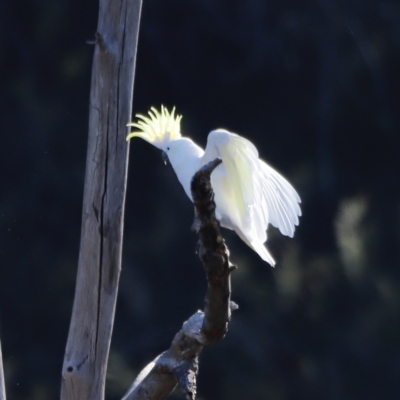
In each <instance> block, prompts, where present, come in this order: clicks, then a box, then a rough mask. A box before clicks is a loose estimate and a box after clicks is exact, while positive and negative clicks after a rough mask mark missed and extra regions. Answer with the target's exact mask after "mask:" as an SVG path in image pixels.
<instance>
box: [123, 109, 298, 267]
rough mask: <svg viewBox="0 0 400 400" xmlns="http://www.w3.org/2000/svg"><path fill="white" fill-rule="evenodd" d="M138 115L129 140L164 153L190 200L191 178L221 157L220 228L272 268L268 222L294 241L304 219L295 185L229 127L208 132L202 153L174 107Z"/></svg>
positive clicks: (217, 183)
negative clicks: (143, 142)
mask: <svg viewBox="0 0 400 400" xmlns="http://www.w3.org/2000/svg"><path fill="white" fill-rule="evenodd" d="M136 117H137V118H138V121H137V122H135V123H130V124H128V126H133V127H135V128H138V129H139V130H138V131H133V132H132V133H130V134H129V135H128V136H127V140H129V139H131V138H133V137H140V138H142V139H144V140H146V141H147V142H149V143H150V144H152V145H153V146H156V147H157V148H159V149H160V150H162V151H163V152H165V154H166V155H167V156H168V160H169V162H170V163H171V165H172V167H173V169H174V171H175V173H176V175H177V177H178V179H179V182H180V183H181V184H182V186H183V188H184V190H185V192H186V194H187V195H188V197H189V198H190V199H191V200H192V201H193V199H192V195H191V191H190V184H191V180H192V177H193V175H194V174H195V173H196V172H197V171H198V170H199V169H200V168H201V167H202V166H203V165H205V164H207V163H208V162H209V161H212V160H214V159H215V158H217V157H220V158H221V159H222V164H220V165H219V166H218V167H217V168H216V169H215V170H214V171H213V172H212V174H211V184H212V187H213V189H214V196H215V197H214V200H215V204H216V210H215V214H216V217H217V219H218V220H219V221H220V224H221V226H223V227H225V228H228V229H232V230H234V231H235V232H236V233H237V234H238V235H239V237H240V238H241V239H242V240H243V241H244V242H245V243H246V244H248V245H249V246H250V247H251V248H252V249H253V250H254V251H255V252H257V253H258V254H259V256H260V257H261V258H262V259H263V260H265V261H267V262H268V263H269V264H271V265H272V266H273V265H274V264H275V261H274V259H273V258H272V256H271V254H270V253H269V252H268V250H267V249H266V247H265V246H264V243H265V242H266V240H267V234H266V230H267V227H268V224H272V225H273V226H275V227H276V228H278V229H279V230H280V232H281V233H282V234H283V235H286V236H290V237H293V234H294V227H295V225H298V223H299V218H298V217H299V216H300V215H301V210H300V206H299V203H300V197H299V195H298V194H297V192H296V191H295V189H294V188H293V187H292V185H291V184H290V183H289V182H288V181H287V180H286V179H285V178H283V177H282V175H280V174H279V173H278V172H276V171H275V170H274V169H273V168H271V167H270V166H269V165H267V164H266V163H265V162H264V161H262V160H260V159H259V158H258V151H257V149H256V147H255V146H254V145H253V143H251V142H250V141H249V140H247V139H245V138H243V137H241V136H239V135H236V134H235V133H231V132H228V131H227V130H225V129H217V130H215V131H212V132H210V133H209V135H208V139H207V146H206V149H205V150H203V149H202V148H201V147H199V146H197V144H195V143H194V142H193V141H192V140H191V139H189V138H186V137H182V135H181V129H180V121H181V118H182V116H181V115H176V116H175V108H174V109H173V110H172V112H169V111H168V110H167V109H166V108H165V107H163V106H161V112H159V111H158V110H156V109H155V108H154V107H152V108H151V110H150V111H149V117H146V116H144V115H141V114H137V115H136Z"/></svg>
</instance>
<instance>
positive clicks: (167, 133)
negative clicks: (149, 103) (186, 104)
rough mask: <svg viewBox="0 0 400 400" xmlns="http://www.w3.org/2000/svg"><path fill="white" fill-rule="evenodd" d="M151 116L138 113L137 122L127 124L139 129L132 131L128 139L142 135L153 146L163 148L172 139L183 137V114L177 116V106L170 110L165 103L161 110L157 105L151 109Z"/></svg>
mask: <svg viewBox="0 0 400 400" xmlns="http://www.w3.org/2000/svg"><path fill="white" fill-rule="evenodd" d="M149 115H150V118H149V117H146V116H144V115H142V114H136V118H137V119H138V121H137V122H131V123H130V124H128V125H127V126H133V127H135V128H138V129H139V130H138V131H133V132H131V133H130V134H129V135H128V136H127V137H126V140H129V139H131V138H133V137H140V138H142V139H144V140H146V141H147V142H149V143H151V144H152V145H153V146H156V147H158V148H161V147H162V146H163V145H165V144H166V143H169V142H170V141H171V140H175V139H179V138H180V137H181V119H182V115H176V116H175V107H174V108H173V109H172V111H171V112H169V111H168V110H167V109H166V108H165V107H164V106H163V105H162V106H161V112H159V111H158V110H157V109H156V108H155V107H151V109H150V110H149Z"/></svg>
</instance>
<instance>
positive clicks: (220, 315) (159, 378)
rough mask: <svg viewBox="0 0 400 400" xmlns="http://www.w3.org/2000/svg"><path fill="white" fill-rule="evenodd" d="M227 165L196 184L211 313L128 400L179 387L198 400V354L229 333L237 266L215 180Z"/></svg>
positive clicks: (197, 320) (155, 397) (194, 321)
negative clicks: (220, 217)
mask: <svg viewBox="0 0 400 400" xmlns="http://www.w3.org/2000/svg"><path fill="white" fill-rule="evenodd" d="M220 163H221V160H219V159H218V160H215V161H212V162H210V163H209V164H207V165H206V166H204V167H203V168H202V169H201V170H200V171H199V172H197V173H196V175H195V176H194V177H193V180H192V196H193V201H194V205H195V208H196V217H195V222H194V224H193V226H195V227H196V228H195V229H196V231H198V232H199V257H200V259H201V260H202V262H203V266H204V269H205V272H206V277H207V281H208V289H207V294H206V299H205V310H204V313H203V312H202V311H197V313H195V314H194V315H192V316H191V317H190V318H189V320H188V321H186V322H185V323H184V324H183V326H182V329H181V330H180V331H179V332H178V333H177V334H176V335H175V337H174V339H173V341H172V344H171V347H170V348H169V349H168V350H167V351H166V352H164V353H162V354H161V355H160V356H159V357H157V358H156V359H155V360H154V361H152V362H151V363H150V364H149V365H147V366H146V367H145V368H144V369H143V371H142V372H141V373H140V374H139V376H138V377H137V378H136V380H135V381H134V382H133V384H132V385H131V387H130V388H129V390H128V392H127V393H126V395H125V396H124V398H123V400H163V399H166V398H167V397H168V396H169V394H170V393H171V392H172V391H173V390H174V388H175V387H176V385H179V387H180V389H181V392H182V393H183V395H184V398H185V399H187V400H193V399H195V397H196V378H197V371H198V354H199V353H200V351H201V350H202V348H203V346H206V345H211V344H215V343H217V342H218V341H220V340H221V339H222V338H223V337H224V336H225V334H226V332H227V329H228V322H229V320H230V316H231V310H232V309H236V308H237V306H236V304H234V303H232V302H231V301H230V295H231V289H230V274H231V272H232V270H233V269H235V268H236V267H234V266H232V265H231V264H230V262H229V251H228V249H227V247H226V246H225V243H224V239H223V238H222V236H221V233H220V230H219V223H218V221H217V220H216V218H215V213H214V212H215V203H214V193H213V191H212V187H211V183H210V175H211V172H212V171H213V170H214V168H215V167H216V166H217V165H219V164H220Z"/></svg>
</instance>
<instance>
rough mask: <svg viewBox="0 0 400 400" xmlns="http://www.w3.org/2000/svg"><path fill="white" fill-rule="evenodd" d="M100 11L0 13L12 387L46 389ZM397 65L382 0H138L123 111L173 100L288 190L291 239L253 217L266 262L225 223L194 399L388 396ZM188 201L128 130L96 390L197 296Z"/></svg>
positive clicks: (189, 118) (58, 333)
mask: <svg viewBox="0 0 400 400" xmlns="http://www.w3.org/2000/svg"><path fill="white" fill-rule="evenodd" d="M97 11H98V4H97V1H95V0H91V1H88V2H82V1H77V0H69V1H67V0H57V1H50V0H35V1H33V2H15V1H11V0H9V1H6V2H3V4H2V12H1V13H0V60H1V62H0V76H1V79H0V106H1V117H0V131H1V144H0V172H1V186H0V187H1V197H0V323H1V325H0V334H1V340H2V345H3V354H4V362H5V373H6V380H7V389H8V394H9V397H10V398H12V399H31V400H40V399H53V398H57V396H58V393H59V387H60V371H61V365H62V359H63V352H64V346H65V343H66V337H67V333H68V326H69V318H70V314H71V308H72V301H73V294H74V284H75V275H76V265H77V256H78V247H79V235H80V218H81V215H80V214H81V204H82V193H83V179H84V170H85V156H86V141H87V123H88V101H89V89H90V72H91V71H90V70H91V61H92V54H93V47H91V46H90V45H87V44H86V43H85V41H86V40H90V39H93V37H94V33H95V31H96V24H97ZM399 66H400V4H399V3H398V1H395V0H387V1H383V0H364V1H358V0H348V1H339V0H319V1H318V0H314V1H302V2H300V1H297V0H283V1H282V0H281V1H276V0H275V1H268V0H248V1H239V0H230V1H227V0H224V1H223V0H220V1H216V0H202V1H200V0H197V1H195V0H171V1H163V0H144V5H143V14H142V23H141V30H140V36H139V52H138V61H137V70H136V78H135V92H134V112H142V113H144V112H146V111H147V109H148V108H149V107H150V106H152V105H155V106H158V107H159V106H160V104H161V103H162V104H164V105H166V106H169V107H171V106H174V105H175V106H176V107H177V110H178V112H179V113H181V114H183V116H184V117H183V121H182V131H183V133H184V134H186V135H187V136H190V137H192V138H193V139H194V140H195V141H196V142H198V143H199V144H201V145H204V144H205V142H206V137H207V133H208V132H209V131H210V130H211V129H213V128H216V127H225V128H227V129H230V130H231V131H234V132H237V133H239V134H242V135H243V136H246V137H247V138H249V139H250V140H252V141H253V142H254V143H255V144H256V145H257V147H258V149H259V151H260V154H261V156H262V157H263V158H264V159H265V160H268V162H269V163H270V164H271V165H273V166H274V167H276V168H277V169H278V170H279V171H281V172H282V173H283V174H284V175H285V176H287V177H288V178H289V180H290V181H291V182H292V183H293V184H294V186H295V187H296V188H297V189H298V191H299V193H300V195H301V197H302V200H303V204H302V209H303V214H304V216H303V217H302V219H301V224H300V227H299V228H298V230H297V231H296V235H295V238H294V239H288V238H284V237H282V236H281V235H280V234H279V233H277V232H276V230H274V229H272V228H271V229H270V230H269V241H268V247H269V248H270V250H271V252H272V253H273V254H274V256H275V258H276V259H277V261H278V264H277V267H276V268H275V269H272V268H270V267H269V266H268V265H266V264H265V263H264V262H262V261H261V260H260V259H259V258H258V256H257V255H256V254H254V253H253V252H252V251H251V250H250V249H249V248H247V247H246V246H245V245H243V244H242V243H241V242H240V240H238V239H237V238H236V237H235V235H232V234H231V233H230V232H225V233H226V238H227V242H228V245H229V246H230V250H231V253H232V260H233V261H234V262H236V263H237V264H238V265H239V270H238V271H236V272H235V273H234V274H233V299H234V300H235V301H237V302H238V303H239V305H240V309H239V311H237V312H236V313H235V314H234V317H233V320H232V323H231V324H230V330H229V332H228V335H227V337H226V338H225V340H224V341H223V342H221V343H220V344H218V345H217V346H215V347H213V348H207V349H206V350H205V351H204V352H203V354H202V356H201V365H200V376H199V394H200V395H199V398H200V399H216V398H218V399H221V400H222V399H231V400H235V399H243V398H246V399H253V400H258V399H260V400H261V399H271V400H272V399H274V400H281V399H282V400H289V399H290V400H291V399H296V400H302V399H304V400H306V399H307V400H313V399H332V400H339V399H340V400H342V399H363V400H370V399H371V400H372V399H381V398H382V399H387V400H389V399H398V398H400V383H399V376H400V290H399V289H400V269H399V250H398V248H399V239H400V237H399V236H400V230H399V223H400V207H399V196H400V187H399V177H398V176H399V170H400V169H399V167H400V162H399V144H400V143H399V142H400V139H399V111H400V110H399V107H398V105H399V103H398V97H399V90H400V85H399V79H398V71H399ZM127 122H128V121H127ZM192 217H193V210H192V206H191V203H190V202H189V200H188V199H187V198H186V196H185V195H184V193H183V190H182V189H181V187H180V185H179V183H178V181H177V179H176V177H175V175H174V173H173V171H172V169H171V168H170V167H168V168H166V167H164V165H163V164H162V162H161V158H160V154H159V151H158V150H156V149H155V148H152V147H151V146H150V145H148V144H147V143H145V142H144V141H142V140H139V139H136V140H133V141H132V142H131V158H130V170H129V188H128V196H127V210H126V226H125V245H124V257H123V270H122V277H121V288H120V294H119V300H118V307H117V315H116V323H115V331H114V336H113V343H112V349H111V356H110V368H109V376H108V382H107V398H108V399H117V398H118V397H120V396H121V395H122V393H123V392H124V390H125V389H126V388H127V386H128V384H129V382H130V381H131V379H132V378H133V377H134V375H135V374H136V373H138V371H139V370H140V369H141V368H142V367H143V366H144V365H145V363H147V362H148V361H150V360H151V359H152V358H153V357H154V356H156V355H157V354H158V353H159V352H160V351H162V350H164V349H166V348H167V346H168V344H169V343H170V341H171V339H172V337H173V335H174V334H175V332H176V331H177V330H178V329H179V328H180V326H181V323H182V322H183V321H184V320H185V319H186V318H188V317H189V316H190V315H191V314H192V313H193V312H194V311H195V310H196V309H197V308H201V307H202V304H203V298H204V293H205V287H206V284H205V280H204V274H203V272H202V269H201V265H200V262H199V261H198V259H197V257H196V256H195V255H194V249H195V243H196V236H195V235H194V234H191V233H190V225H191V222H192ZM174 396H175V397H174V398H179V394H175V395H174Z"/></svg>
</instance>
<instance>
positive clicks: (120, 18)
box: [61, 0, 142, 400]
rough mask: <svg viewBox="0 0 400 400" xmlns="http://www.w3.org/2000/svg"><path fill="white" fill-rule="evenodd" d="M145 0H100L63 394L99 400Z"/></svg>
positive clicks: (115, 277)
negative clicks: (74, 285)
mask: <svg viewBox="0 0 400 400" xmlns="http://www.w3.org/2000/svg"><path fill="white" fill-rule="evenodd" d="M141 4H142V1H141V0H100V8H99V21H98V29H97V33H96V40H95V42H94V44H95V53H94V60H93V70H92V83H91V94H90V114H89V139H88V151H87V161H86V177H85V190H84V200H83V212H82V232H81V246H80V252H79V262H78V275H77V282H76V292H75V299H74V307H73V313H72V319H71V325H70V330H69V336H68V342H67V346H66V351H65V358H64V365H63V370H62V377H63V379H62V388H61V399H63V400H72V399H85V400H102V399H103V398H104V382H105V373H106V367H107V360H108V353H109V347H110V340H111V333H112V327H113V323H114V312H115V304H116V297H117V292H118V283H119V276H120V270H121V249H122V236H123V218H124V209H125V192H126V177H127V165H128V161H127V159H128V145H127V143H126V141H125V137H126V135H127V133H128V130H127V128H126V124H127V122H129V121H130V120H131V109H132V92H133V77H134V66H135V59H136V48H137V38H138V29H139V20H140V12H141Z"/></svg>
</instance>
